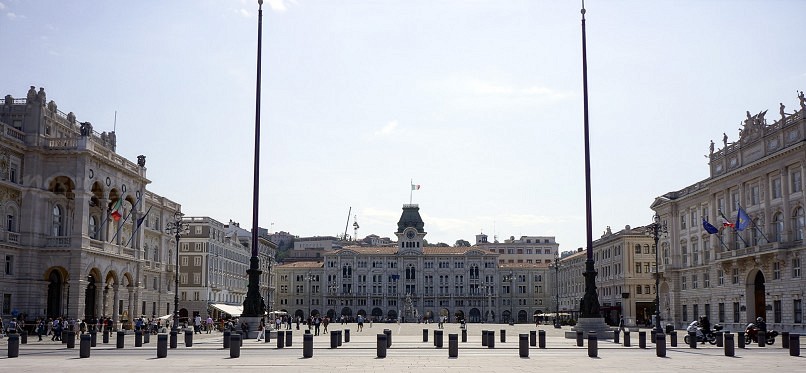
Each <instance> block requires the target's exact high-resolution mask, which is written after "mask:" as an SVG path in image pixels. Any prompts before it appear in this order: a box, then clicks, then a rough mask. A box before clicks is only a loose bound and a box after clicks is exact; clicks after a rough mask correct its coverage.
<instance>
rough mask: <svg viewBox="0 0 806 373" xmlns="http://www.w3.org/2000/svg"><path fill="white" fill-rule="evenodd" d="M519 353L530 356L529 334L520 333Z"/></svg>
mask: <svg viewBox="0 0 806 373" xmlns="http://www.w3.org/2000/svg"><path fill="white" fill-rule="evenodd" d="M518 354H519V355H520V357H529V334H518Z"/></svg>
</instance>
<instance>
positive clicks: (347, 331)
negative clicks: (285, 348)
mask: <svg viewBox="0 0 806 373" xmlns="http://www.w3.org/2000/svg"><path fill="white" fill-rule="evenodd" d="M349 342H350V329H344V343H349ZM289 346H291V345H289Z"/></svg>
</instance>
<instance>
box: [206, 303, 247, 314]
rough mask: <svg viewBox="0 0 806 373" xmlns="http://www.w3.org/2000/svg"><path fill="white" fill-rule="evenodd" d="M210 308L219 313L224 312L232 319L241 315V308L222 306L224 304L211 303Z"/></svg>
mask: <svg viewBox="0 0 806 373" xmlns="http://www.w3.org/2000/svg"><path fill="white" fill-rule="evenodd" d="M210 307H213V308H215V309H217V310H219V311H221V312H224V313H226V314H227V315H230V316H232V317H238V316H241V314H242V313H243V306H233V305H229V304H224V303H211V304H210Z"/></svg>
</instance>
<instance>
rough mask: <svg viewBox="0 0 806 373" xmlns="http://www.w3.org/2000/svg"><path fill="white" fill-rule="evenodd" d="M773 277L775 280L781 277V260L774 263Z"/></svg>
mask: <svg viewBox="0 0 806 373" xmlns="http://www.w3.org/2000/svg"><path fill="white" fill-rule="evenodd" d="M772 279H773V280H780V279H781V262H775V263H772Z"/></svg>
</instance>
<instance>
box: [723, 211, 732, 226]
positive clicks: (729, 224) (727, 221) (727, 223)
mask: <svg viewBox="0 0 806 373" xmlns="http://www.w3.org/2000/svg"><path fill="white" fill-rule="evenodd" d="M719 216H721V217H722V226H723V227H734V224H733V223H731V222H730V220H728V218H726V217H725V214H723V213H722V211H720V212H719Z"/></svg>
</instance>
